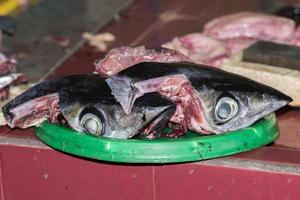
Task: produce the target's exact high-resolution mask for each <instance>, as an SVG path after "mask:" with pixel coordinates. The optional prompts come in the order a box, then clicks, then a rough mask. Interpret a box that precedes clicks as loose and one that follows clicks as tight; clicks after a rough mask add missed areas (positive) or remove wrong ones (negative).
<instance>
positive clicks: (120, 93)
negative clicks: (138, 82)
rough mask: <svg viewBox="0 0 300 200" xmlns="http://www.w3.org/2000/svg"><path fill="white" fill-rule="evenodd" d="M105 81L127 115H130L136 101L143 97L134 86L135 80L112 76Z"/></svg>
mask: <svg viewBox="0 0 300 200" xmlns="http://www.w3.org/2000/svg"><path fill="white" fill-rule="evenodd" d="M105 81H106V83H107V84H108V86H109V87H110V89H111V91H112V94H113V95H114V97H115V99H116V100H117V101H118V102H119V103H120V105H121V106H122V108H123V110H124V111H125V113H126V114H129V113H130V112H131V109H132V106H133V104H134V101H135V100H136V98H138V97H140V96H141V95H138V92H137V89H136V88H135V87H134V86H133V83H134V82H133V80H132V79H131V78H128V77H125V76H111V77H109V78H107V79H105Z"/></svg>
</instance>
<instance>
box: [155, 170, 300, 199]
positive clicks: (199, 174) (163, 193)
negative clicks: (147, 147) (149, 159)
mask: <svg viewBox="0 0 300 200" xmlns="http://www.w3.org/2000/svg"><path fill="white" fill-rule="evenodd" d="M155 181H156V184H155V186H156V187H155V188H156V195H157V196H156V199H173V200H177V199H189V200H193V199H195V200H198V199H205V200H216V199H223V200H227V199H228V200H232V199H238V200H244V199H255V200H266V199H272V200H283V199H293V200H296V199H300V193H299V186H300V176H299V175H295V174H289V175H287V174H281V173H272V172H262V171H256V170H246V169H239V168H226V167H217V166H204V165H200V166H199V165H188V164H182V165H171V166H163V167H156V168H155Z"/></svg>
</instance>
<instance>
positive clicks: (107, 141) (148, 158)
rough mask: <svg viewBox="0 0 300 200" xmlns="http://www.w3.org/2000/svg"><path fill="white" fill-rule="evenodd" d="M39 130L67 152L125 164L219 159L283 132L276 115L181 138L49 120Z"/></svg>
mask: <svg viewBox="0 0 300 200" xmlns="http://www.w3.org/2000/svg"><path fill="white" fill-rule="evenodd" d="M35 133H36V135H37V137H38V138H39V139H40V140H41V141H43V142H44V143H46V144H47V145H49V146H51V147H53V148H55V149H58V150H60V151H63V152H67V153H70V154H74V155H77V156H83V157H87V158H92V159H97V160H103V161H112V162H125V163H176V162H188V161H199V160H205V159H211V158H217V157H222V156H227V155H232V154H235V153H240V152H244V151H249V150H251V149H255V148H258V147H260V146H263V145H266V144H268V143H270V142H272V141H274V140H275V139H276V138H277V137H278V135H279V132H278V128H277V125H276V119H275V115H274V114H270V115H268V116H266V117H265V118H263V119H262V120H260V121H258V122H257V123H255V124H253V125H252V126H251V127H248V128H244V129H241V130H238V131H233V132H229V133H226V134H221V135H209V136H200V135H198V134H196V133H193V132H188V133H187V135H186V136H184V137H180V138H159V139H153V140H149V139H112V138H104V137H94V136H91V135H86V134H83V133H78V132H75V131H74V130H72V129H69V128H66V127H63V126H60V125H55V124H50V123H47V122H44V123H42V124H41V125H40V126H39V127H37V128H36V129H35Z"/></svg>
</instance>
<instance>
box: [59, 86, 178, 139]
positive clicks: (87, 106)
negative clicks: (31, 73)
mask: <svg viewBox="0 0 300 200" xmlns="http://www.w3.org/2000/svg"><path fill="white" fill-rule="evenodd" d="M75 96H76V98H74V97H75ZM59 100H60V108H61V112H62V114H63V116H64V118H65V119H66V120H67V122H68V124H69V125H70V126H71V127H72V128H73V129H74V130H76V131H79V132H85V133H89V134H92V135H95V136H104V137H112V138H131V137H133V136H135V135H137V134H138V133H141V132H143V133H145V134H147V137H148V138H155V137H159V136H160V134H161V132H162V129H163V128H164V127H165V125H166V123H167V122H168V121H169V119H170V118H171V116H172V115H173V113H174V112H175V105H174V104H173V103H172V102H170V101H168V100H166V99H164V98H163V97H161V96H159V95H158V94H156V93H149V94H147V95H145V96H143V97H142V98H140V99H138V100H137V101H136V102H135V104H134V106H133V108H132V111H131V113H130V114H126V113H125V111H124V110H123V109H122V107H121V105H120V104H119V103H118V102H116V100H115V99H114V98H113V96H112V95H104V96H99V95H96V96H91V95H90V94H89V93H87V91H80V90H78V89H77V90H76V91H74V90H64V91H62V92H61V93H60V95H59Z"/></svg>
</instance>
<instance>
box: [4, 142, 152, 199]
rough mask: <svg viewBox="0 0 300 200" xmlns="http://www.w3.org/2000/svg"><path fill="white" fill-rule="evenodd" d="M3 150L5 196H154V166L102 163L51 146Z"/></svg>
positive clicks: (82, 197)
mask: <svg viewBox="0 0 300 200" xmlns="http://www.w3.org/2000/svg"><path fill="white" fill-rule="evenodd" d="M0 152H1V154H0V156H1V161H2V162H1V166H0V167H1V170H2V172H4V173H3V174H2V176H3V177H2V178H3V180H4V185H3V189H4V191H5V193H4V199H16V200H17V199H28V200H29V199H44V200H53V199H72V200H76V199H80V200H82V199H145V200H146V199H153V187H152V185H153V182H152V167H151V166H143V167H136V166H129V165H128V166H126V165H125V166H124V165H113V164H108V163H101V162H96V161H90V160H85V159H81V158H77V157H74V156H70V155H67V154H63V153H58V152H56V151H53V150H50V149H37V148H28V147H27V148H24V147H12V146H1V147H0ZM0 183H1V182H0ZM0 186H1V185H0ZM0 190H1V188H0Z"/></svg>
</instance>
